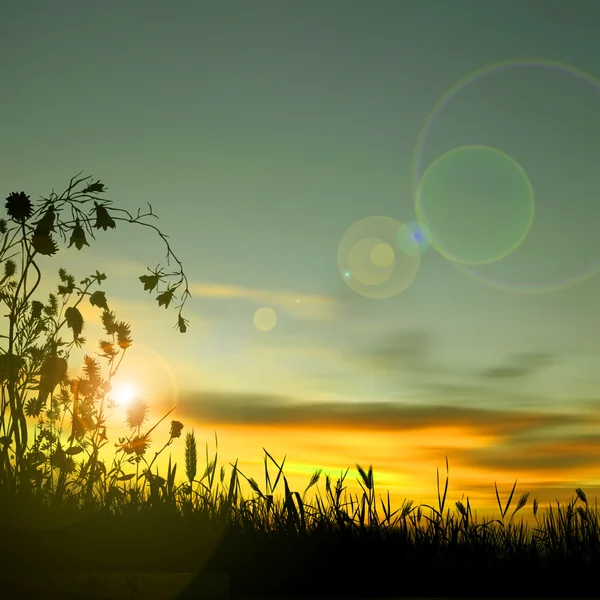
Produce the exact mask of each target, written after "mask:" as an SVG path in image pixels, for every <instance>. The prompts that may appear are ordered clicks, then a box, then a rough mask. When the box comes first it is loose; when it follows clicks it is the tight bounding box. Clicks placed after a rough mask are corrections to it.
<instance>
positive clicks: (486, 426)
mask: <svg viewBox="0 0 600 600" xmlns="http://www.w3.org/2000/svg"><path fill="white" fill-rule="evenodd" d="M179 410H181V411H182V413H185V414H187V415H188V416H189V417H191V418H194V419H198V420H201V421H209V422H214V423H229V424H236V425H239V424H244V425H294V426H299V427H300V426H310V427H320V428H326V429H347V428H350V429H365V430H373V429H386V430H389V429H394V430H398V431H399V432H400V431H402V430H414V429H423V428H430V427H468V428H470V429H477V430H478V431H479V432H480V433H481V434H482V435H497V436H508V435H515V434H516V433H518V432H520V431H529V430H531V431H534V430H537V429H539V428H540V427H548V428H554V429H555V430H556V431H558V429H560V428H561V427H568V426H572V425H577V424H584V423H587V422H588V421H586V417H585V415H582V414H581V413H574V414H565V413H562V414H557V413H545V412H542V411H533V410H532V411H523V410H518V411H514V410H505V409H494V408H487V407H486V408H481V407H475V406H468V407H459V406H450V405H446V404H435V405H433V404H429V405H421V404H415V403H411V404H407V403H402V402H365V403H359V402H343V401H336V402H314V401H308V402H307V401H306V400H304V401H302V400H299V399H298V398H294V397H292V396H286V395H278V394H257V393H244V392H216V391H208V390H207V391H197V392H191V393H186V394H182V396H181V397H180V400H179ZM588 419H589V415H588Z"/></svg>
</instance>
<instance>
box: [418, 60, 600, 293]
mask: <svg viewBox="0 0 600 600" xmlns="http://www.w3.org/2000/svg"><path fill="white" fill-rule="evenodd" d="M527 69H529V70H545V71H547V72H556V73H559V74H561V75H563V76H564V77H565V78H571V79H572V80H576V81H579V82H581V83H583V84H585V85H587V86H588V87H590V88H592V90H593V91H594V92H595V93H597V94H599V95H600V80H599V79H598V78H596V77H594V76H593V75H591V74H590V73H588V72H586V71H584V70H582V69H579V68H577V67H574V66H573V65H570V64H568V63H565V62H561V61H555V60H550V59H545V58H517V59H508V60H503V61H499V62H495V63H492V64H488V65H485V66H484V67H481V68H479V69H477V70H475V71H472V72H470V73H468V74H467V75H466V76H465V77H463V78H462V79H460V80H459V81H457V82H456V83H455V84H454V85H453V86H451V87H450V88H449V89H448V90H447V91H446V92H444V94H442V96H441V97H440V98H439V99H438V101H437V102H436V103H435V105H434V106H433V108H432V110H431V111H430V113H429V114H428V116H427V117H426V119H425V121H424V123H423V126H422V127H421V130H420V131H419V134H418V136H417V140H416V142H415V145H414V148H413V153H412V164H411V189H412V193H413V198H416V196H417V192H418V189H419V185H420V182H421V180H422V178H423V175H424V173H425V170H426V168H427V167H426V165H425V164H424V154H425V150H426V148H427V143H428V140H429V137H430V134H431V131H432V129H433V127H434V126H435V124H436V122H437V120H438V117H439V116H440V115H441V114H442V113H443V111H444V109H446V108H447V107H448V106H449V105H450V104H451V102H452V100H453V99H454V98H455V97H456V96H457V95H458V94H459V93H460V92H461V91H463V90H465V89H466V88H468V87H470V86H472V85H473V84H475V83H477V82H478V81H481V80H483V79H485V78H488V77H490V76H492V75H494V74H498V73H503V72H508V71H512V70H521V71H524V70H527ZM598 100H599V101H600V97H599V98H598ZM599 107H600V102H599ZM538 200H539V199H538ZM419 224H420V225H423V223H419ZM451 264H452V265H453V266H454V267H455V268H456V269H458V270H459V271H461V272H462V273H464V274H465V275H467V276H469V277H470V278H472V279H474V280H477V281H479V282H481V283H483V284H485V285H488V286H489V287H492V288H494V289H499V290H503V291H507V292H516V293H523V294H543V293H550V292H554V291H558V290H562V289H566V288H568V287H571V286H573V285H576V284H578V283H581V282H583V281H586V280H587V279H589V278H591V277H592V276H594V275H596V274H597V273H598V272H600V258H598V259H597V260H593V261H592V262H591V263H588V264H587V266H586V267H585V268H584V269H583V270H579V271H578V272H576V273H573V274H569V275H567V276H565V277H562V278H560V277H558V278H554V279H548V280H544V281H538V282H535V283H531V282H522V281H515V280H514V279H509V278H508V277H506V278H499V277H498V276H496V275H495V276H494V277H492V276H491V275H489V274H487V273H485V272H482V269H481V268H479V269H475V268H473V265H468V264H465V263H460V262H457V261H451Z"/></svg>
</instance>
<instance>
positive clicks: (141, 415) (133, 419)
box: [125, 398, 149, 429]
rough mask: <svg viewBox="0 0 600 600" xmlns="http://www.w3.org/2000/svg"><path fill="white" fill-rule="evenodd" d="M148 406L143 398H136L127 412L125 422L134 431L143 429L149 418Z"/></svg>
mask: <svg viewBox="0 0 600 600" xmlns="http://www.w3.org/2000/svg"><path fill="white" fill-rule="evenodd" d="M148 411H149V409H148V404H147V403H146V401H145V400H142V399H141V398H135V399H133V400H132V401H131V402H130V403H129V406H127V408H126V410H125V421H126V423H127V425H128V426H129V427H130V428H131V429H134V428H136V427H141V426H142V425H143V424H144V422H145V421H146V419H147V418H148Z"/></svg>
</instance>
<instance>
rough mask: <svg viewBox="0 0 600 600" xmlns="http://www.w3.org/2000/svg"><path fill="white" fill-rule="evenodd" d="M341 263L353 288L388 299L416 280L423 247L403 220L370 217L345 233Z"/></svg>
mask: <svg viewBox="0 0 600 600" xmlns="http://www.w3.org/2000/svg"><path fill="white" fill-rule="evenodd" d="M399 240H400V241H401V243H399ZM337 264H338V269H339V271H340V275H341V276H342V279H343V280H344V281H345V282H346V285H348V287H349V288H350V289H352V290H353V291H355V292H356V293H358V294H360V295H361V296H364V297H366V298H377V299H385V298H391V297H393V296H396V295H398V294H400V293H401V292H403V291H404V290H405V289H406V288H408V287H409V286H410V285H411V284H412V282H413V281H414V280H415V279H416V277H417V274H418V272H419V267H420V265H421V250H420V248H419V243H418V242H417V240H415V239H414V236H413V232H412V231H411V230H410V229H409V228H408V227H407V226H406V225H405V224H404V223H402V222H401V221H398V220H396V219H393V218H392V217H366V218H365V219H361V220H360V221H357V222H356V223H354V224H353V225H352V226H351V227H349V228H348V229H347V230H346V232H345V233H344V235H343V236H342V238H341V240H340V242H339V244H338V253H337Z"/></svg>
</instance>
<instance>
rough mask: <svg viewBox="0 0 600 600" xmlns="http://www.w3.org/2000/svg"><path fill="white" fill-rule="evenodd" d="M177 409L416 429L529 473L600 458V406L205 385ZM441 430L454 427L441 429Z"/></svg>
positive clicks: (218, 419) (197, 416) (250, 420)
mask: <svg viewBox="0 0 600 600" xmlns="http://www.w3.org/2000/svg"><path fill="white" fill-rule="evenodd" d="M178 412H179V413H180V414H181V415H182V421H183V422H184V423H185V422H186V420H187V419H192V420H193V421H195V422H200V423H202V424H203V425H209V426H210V425H221V426H227V425H233V426H240V425H241V426H244V427H247V428H249V429H248V430H249V431H250V430H251V429H252V428H253V427H256V428H261V427H265V426H266V427H273V426H278V427H291V428H297V429H298V430H302V429H309V430H311V431H314V432H315V435H317V432H318V431H322V432H326V433H327V432H329V433H328V435H331V436H335V435H336V434H340V433H344V434H347V435H348V436H350V437H349V439H351V436H352V435H353V433H354V434H357V433H358V432H364V433H365V434H372V435H374V436H377V432H379V434H380V435H381V436H382V437H381V439H382V440H384V439H385V435H384V434H391V433H392V432H393V436H394V437H396V436H400V437H402V436H403V435H404V437H405V439H406V440H407V443H409V444H410V443H411V442H409V441H408V440H413V442H412V443H415V442H414V440H416V439H417V437H415V436H412V435H410V434H411V433H416V434H417V436H418V440H419V441H418V443H417V451H418V452H419V453H420V454H422V455H432V453H439V452H444V453H449V454H450V455H451V456H452V460H453V461H454V462H455V463H458V464H460V465H461V466H462V467H463V468H466V467H468V468H470V469H484V470H492V471H496V472H497V471H507V472H511V473H513V472H515V471H516V470H518V471H519V472H521V473H523V472H524V474H526V475H527V476H528V477H529V476H532V474H533V472H535V471H537V472H539V475H540V476H542V475H543V474H546V475H545V476H546V477H548V476H549V475H548V474H549V473H550V472H552V473H556V471H560V472H562V474H563V475H569V473H570V471H572V470H575V469H582V470H583V469H589V468H590V467H591V466H593V465H594V464H597V463H598V460H600V444H598V441H597V436H594V435H592V434H590V433H587V432H586V431H585V428H586V427H589V426H590V425H598V424H599V423H600V414H599V413H598V411H596V412H595V413H594V412H591V411H590V412H587V413H584V412H582V411H573V412H571V411H564V412H545V411H544V410H534V409H529V410H523V409H519V410H511V409H506V408H504V407H502V408H497V409H496V408H488V407H485V406H484V407H482V406H466V407H457V406H450V405H448V404H442V403H439V404H436V405H420V404H416V403H413V404H408V403H401V402H367V403H356V402H343V401H336V402H314V401H306V400H300V399H298V398H294V397H292V396H285V395H276V394H256V393H244V392H226V391H225V392H223V391H221V392H216V391H210V390H206V391H197V392H194V393H188V394H184V395H183V396H182V397H180V400H179V404H178ZM577 429H581V432H579V433H578V431H577ZM428 430H429V431H428ZM437 430H439V431H445V432H447V433H445V434H443V435H441V434H438V433H437ZM421 431H422V433H421ZM448 436H450V438H449V437H448ZM453 438H456V439H457V440H464V439H466V438H469V439H470V438H472V439H473V440H475V441H476V440H482V441H483V443H475V444H473V445H472V446H471V445H469V444H466V445H465V444H458V445H456V444H454V443H452V442H451V441H450V442H448V440H449V439H450V440H451V439H453ZM376 439H377V437H373V440H376ZM448 444H449V445H448ZM329 450H331V449H329ZM324 451H325V448H324ZM573 475H575V474H574V473H573ZM559 480H560V477H559Z"/></svg>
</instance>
